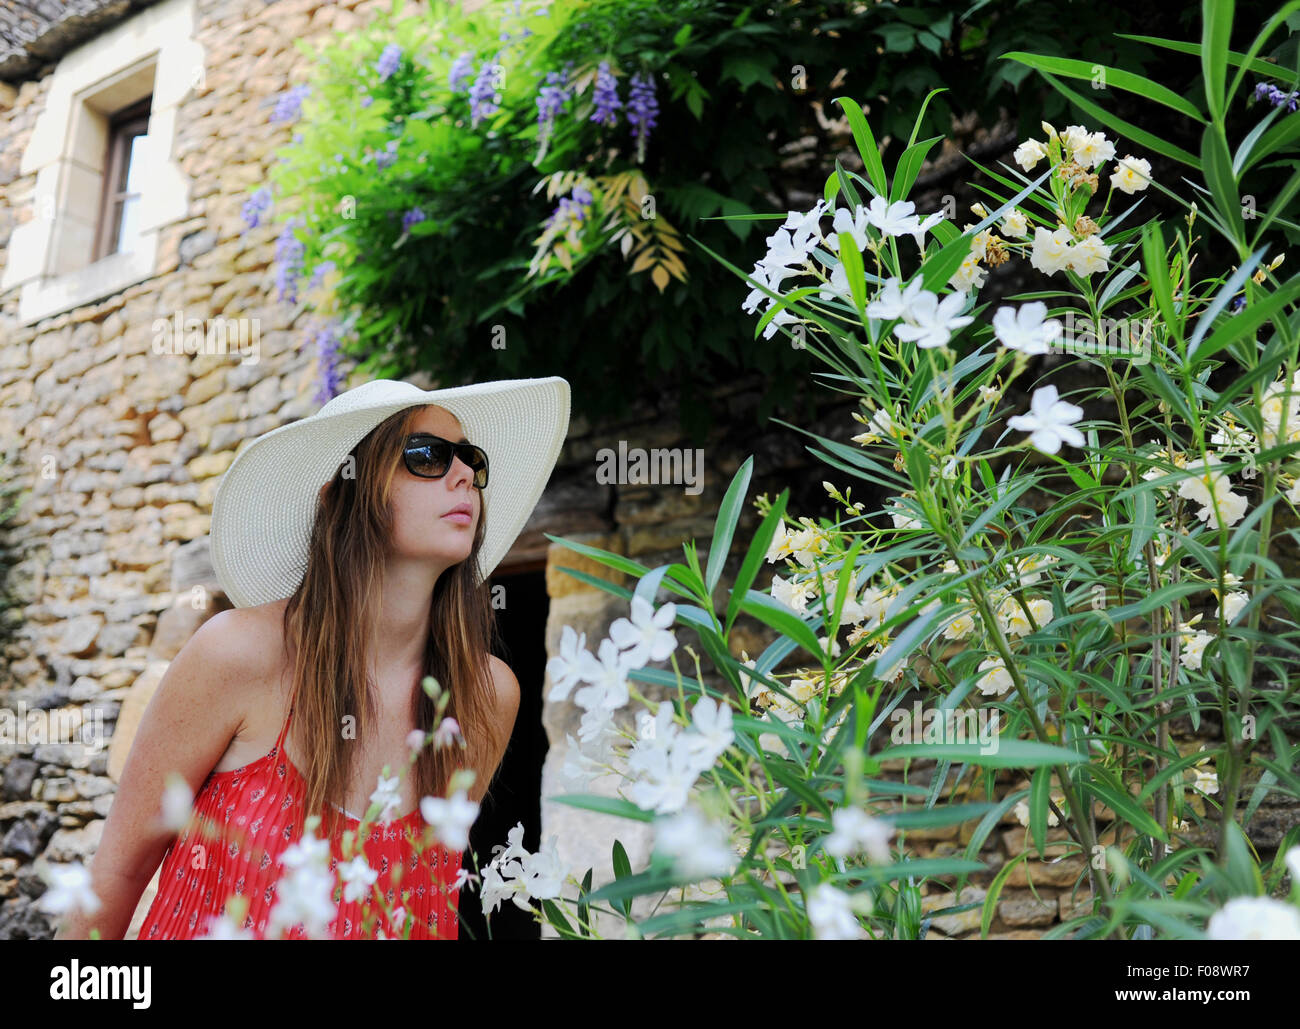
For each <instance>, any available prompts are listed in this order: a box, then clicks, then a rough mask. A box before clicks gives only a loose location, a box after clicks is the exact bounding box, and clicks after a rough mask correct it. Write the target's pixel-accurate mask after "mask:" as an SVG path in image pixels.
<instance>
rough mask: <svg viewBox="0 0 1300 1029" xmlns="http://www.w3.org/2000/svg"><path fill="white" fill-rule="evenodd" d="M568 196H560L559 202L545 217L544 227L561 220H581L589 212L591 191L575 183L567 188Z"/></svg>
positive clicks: (549, 226)
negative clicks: (549, 214)
mask: <svg viewBox="0 0 1300 1029" xmlns="http://www.w3.org/2000/svg"><path fill="white" fill-rule="evenodd" d="M569 194H570V195H569V196H567V197H560V202H559V204H558V205H557V206H556V208H555V210H554V211H552V212H551V216H550V217H549V218H547V219H546V227H547V228H551V227H552V226H554V225H556V224H558V223H560V222H562V221H575V222H583V221H586V220H587V217H588V216H589V215H590V214H591V201H592V196H591V191H590V190H589V189H587V187H586V186H584V185H582V183H575V184H574V186H573V188H572V189H571V190H569Z"/></svg>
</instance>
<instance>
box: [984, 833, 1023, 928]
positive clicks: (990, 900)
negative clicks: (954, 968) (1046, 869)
mask: <svg viewBox="0 0 1300 1029" xmlns="http://www.w3.org/2000/svg"><path fill="white" fill-rule="evenodd" d="M1027 857H1029V851H1028V850H1022V851H1021V852H1020V853H1019V854H1017V855H1016V856H1015V857H1013V858H1012V859H1011V860H1010V861H1008V862H1007V863H1006V864H1005V865H1003V866H1002V867H1001V868H999V869H998V874H997V875H995V876H994V877H993V881H992V882H991V883H989V890H988V893H987V894H985V896H984V910H983V912H981V914H980V939H984V938H985V937H987V936H988V934H989V926H990V925H992V924H993V913H994V912H995V911H997V909H998V897H1000V896H1001V895H1002V887H1003V886H1005V885H1006V882H1007V876H1009V875H1010V874H1011V870H1012V869H1013V868H1015V867H1016V865H1018V864H1020V862H1022V861H1024V860H1025V859H1026V858H1027Z"/></svg>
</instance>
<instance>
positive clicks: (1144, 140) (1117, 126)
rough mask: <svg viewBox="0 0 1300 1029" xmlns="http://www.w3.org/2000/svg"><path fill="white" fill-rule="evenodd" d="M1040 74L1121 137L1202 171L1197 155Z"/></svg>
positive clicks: (1052, 76) (1059, 91)
mask: <svg viewBox="0 0 1300 1029" xmlns="http://www.w3.org/2000/svg"><path fill="white" fill-rule="evenodd" d="M1039 74H1041V75H1042V76H1043V78H1045V79H1046V80H1047V81H1048V82H1050V83H1051V84H1052V86H1053V88H1055V89H1056V91H1057V92H1058V93H1060V94H1061V95H1062V96H1064V97H1065V98H1066V99H1067V100H1069V101H1070V102H1072V103H1073V104H1075V105H1076V106H1077V107H1078V108H1079V109H1080V110H1082V111H1084V112H1085V113H1087V114H1088V115H1090V116H1092V117H1093V118H1096V119H1097V121H1099V122H1100V123H1101V124H1103V125H1106V126H1108V127H1109V128H1111V129H1112V130H1114V131H1115V132H1118V133H1119V134H1120V135H1121V136H1123V137H1125V138H1126V139H1129V140H1131V141H1132V142H1134V143H1136V144H1137V145H1138V146H1143V147H1146V148H1147V149H1148V150H1154V151H1155V152H1156V153H1157V154H1164V156H1165V157H1168V158H1170V159H1171V160H1174V161H1177V162H1179V163H1180V164H1185V165H1187V166H1188V167H1191V168H1195V169H1196V170H1197V171H1200V169H1201V162H1200V159H1199V158H1198V157H1197V156H1196V155H1195V154H1192V153H1189V152H1188V151H1186V150H1184V149H1183V148H1182V147H1178V146H1174V144H1173V143H1167V142H1165V141H1164V140H1163V139H1161V138H1160V137H1159V136H1155V135H1152V134H1151V133H1150V132H1146V131H1144V130H1143V129H1140V128H1138V127H1137V126H1136V125H1134V124H1132V123H1131V122H1127V121H1125V120H1124V119H1123V118H1120V117H1118V116H1116V115H1114V114H1111V113H1110V112H1109V111H1107V110H1106V109H1105V108H1104V107H1101V106H1100V105H1098V104H1095V103H1093V102H1092V101H1091V100H1089V99H1088V98H1087V97H1085V96H1083V95H1082V94H1080V93H1077V92H1075V91H1074V90H1073V89H1070V88H1069V87H1068V86H1066V85H1065V84H1064V83H1062V82H1060V81H1059V80H1058V79H1057V78H1056V77H1055V76H1054V75H1049V74H1048V73H1047V72H1040V73H1039Z"/></svg>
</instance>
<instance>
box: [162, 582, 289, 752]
mask: <svg viewBox="0 0 1300 1029" xmlns="http://www.w3.org/2000/svg"><path fill="white" fill-rule="evenodd" d="M283 613H284V601H274V602H272V603H269V604H259V605H257V606H255V607H238V608H230V609H228V610H225V611H219V612H218V613H217V614H215V615H213V616H212V617H211V618H209V619H208V620H207V621H206V622H204V623H203V624H202V625H201V626H199V629H198V631H197V632H195V634H194V635H193V637H191V639H190V640H189V642H187V643H186V645H185V646H186V648H187V649H194V650H196V651H197V654H196V656H197V657H199V658H200V659H201V660H203V661H204V662H205V663H207V662H210V663H211V664H212V665H213V666H214V667H219V668H220V670H221V672H222V673H223V674H222V679H223V681H225V682H226V683H228V684H229V686H230V687H233V692H234V694H235V695H234V696H233V697H232V699H233V700H234V701H235V702H236V703H237V704H238V705H239V706H240V708H241V716H242V714H243V713H244V711H246V710H247V709H248V707H250V706H256V707H262V706H263V705H264V704H265V698H266V695H267V692H268V691H270V690H274V689H275V688H276V685H277V683H278V682H279V676H278V670H279V668H280V667H281V661H282V656H283V649H284V632H283V628H282V618H283ZM240 722H241V731H242V728H243V722H244V719H243V718H242V717H241V719H240Z"/></svg>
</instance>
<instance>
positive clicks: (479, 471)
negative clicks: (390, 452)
mask: <svg viewBox="0 0 1300 1029" xmlns="http://www.w3.org/2000/svg"><path fill="white" fill-rule="evenodd" d="M453 453H455V454H456V456H458V457H459V458H460V459H461V460H462V461H463V462H464V463H465V465H466V466H467V467H469V469H470V470H471V471H473V473H474V485H475V486H476V487H478V488H479V489H482V488H483V487H484V486H486V485H487V478H488V459H487V454H486V453H485V452H484V451H483V449H482V448H481V447H476V446H473V445H472V444H469V443H460V444H452V443H450V442H448V441H447V440H444V439H435V438H432V437H429V436H424V437H420V438H418V439H415V440H412V441H411V442H410V443H408V444H407V447H406V467H407V468H409V469H410V470H411V472H412V473H414V474H415V475H419V476H422V477H423V478H426V479H438V478H441V477H442V476H444V475H446V474H447V469H448V468H450V467H451V457H452V454H453Z"/></svg>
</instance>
